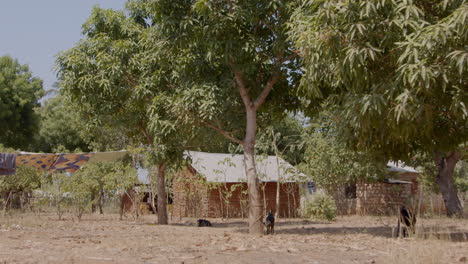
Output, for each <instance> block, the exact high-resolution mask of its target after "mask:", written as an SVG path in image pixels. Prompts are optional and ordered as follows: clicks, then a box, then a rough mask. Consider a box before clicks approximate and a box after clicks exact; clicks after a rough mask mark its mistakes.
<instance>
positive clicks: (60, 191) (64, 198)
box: [41, 173, 70, 220]
mask: <svg viewBox="0 0 468 264" xmlns="http://www.w3.org/2000/svg"><path fill="white" fill-rule="evenodd" d="M69 177H70V176H69V175H66V174H65V173H54V174H52V175H49V177H47V178H44V179H43V183H42V186H41V190H42V191H43V192H44V193H45V196H43V197H42V199H43V200H49V201H51V202H52V204H53V205H54V206H55V212H56V214H57V217H58V220H62V216H63V214H65V212H66V211H67V209H68V207H69V201H68V198H69V195H67V194H66V191H65V188H66V186H67V181H68V180H69Z"/></svg>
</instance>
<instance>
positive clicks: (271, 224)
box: [265, 211, 275, 235]
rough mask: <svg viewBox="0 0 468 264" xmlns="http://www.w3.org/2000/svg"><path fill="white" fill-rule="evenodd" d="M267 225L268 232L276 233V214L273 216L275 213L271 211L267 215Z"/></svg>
mask: <svg viewBox="0 0 468 264" xmlns="http://www.w3.org/2000/svg"><path fill="white" fill-rule="evenodd" d="M265 225H266V228H267V230H266V234H267V235H268V234H274V233H275V216H273V213H272V212H271V211H270V212H268V214H267V217H266V219H265Z"/></svg>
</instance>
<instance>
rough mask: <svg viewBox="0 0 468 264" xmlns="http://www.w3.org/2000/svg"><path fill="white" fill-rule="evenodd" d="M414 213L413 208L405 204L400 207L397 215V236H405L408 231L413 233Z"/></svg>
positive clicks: (414, 224)
mask: <svg viewBox="0 0 468 264" xmlns="http://www.w3.org/2000/svg"><path fill="white" fill-rule="evenodd" d="M415 227H416V215H415V214H414V212H413V210H411V209H410V208H407V207H406V206H401V207H400V213H399V215H398V226H397V230H398V237H400V236H402V237H407V236H408V231H409V232H411V233H412V234H413V235H414V234H415V233H416V228H415Z"/></svg>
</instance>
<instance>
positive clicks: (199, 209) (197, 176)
mask: <svg viewBox="0 0 468 264" xmlns="http://www.w3.org/2000/svg"><path fill="white" fill-rule="evenodd" d="M186 158H187V160H189V165H187V167H186V168H184V169H182V170H181V171H179V173H178V174H177V175H176V177H175V179H174V182H173V212H172V215H173V216H175V217H225V218H230V217H231V218H232V217H247V216H248V215H247V214H248V213H247V212H248V196H247V183H246V176H245V170H244V163H243V155H232V154H220V153H205V152H196V151H190V152H187V153H186ZM256 161H257V173H258V175H259V178H260V181H261V184H260V186H261V189H260V192H261V196H262V204H263V207H264V208H263V209H264V211H269V210H271V211H273V212H276V210H277V208H276V194H277V189H278V187H279V196H280V204H279V208H278V210H279V215H280V216H282V217H294V216H297V209H298V208H299V199H300V197H299V184H298V179H300V178H302V177H305V175H304V174H302V173H300V172H299V171H298V170H297V169H296V168H294V167H293V166H292V165H291V164H289V163H288V162H286V161H284V160H283V159H281V158H279V157H278V158H277V157H275V156H266V157H264V156H261V157H256ZM278 184H279V186H278Z"/></svg>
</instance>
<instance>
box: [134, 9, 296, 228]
mask: <svg viewBox="0 0 468 264" xmlns="http://www.w3.org/2000/svg"><path fill="white" fill-rule="evenodd" d="M130 3H131V4H130V5H129V6H131V8H132V10H133V13H136V14H139V15H140V16H141V18H142V20H144V21H149V22H151V25H153V27H154V29H155V30H154V31H153V34H154V36H155V37H154V39H156V38H157V39H158V40H160V41H158V42H157V44H158V45H160V46H161V47H162V49H163V50H164V51H165V52H166V53H168V54H171V61H170V65H169V67H170V68H171V76H172V79H171V81H172V82H173V86H174V90H175V92H176V93H177V94H178V95H177V96H176V98H175V101H173V104H171V105H170V108H171V109H170V110H171V112H172V113H173V115H174V116H177V117H178V119H179V120H180V122H181V123H186V124H190V125H191V126H194V127H208V128H211V129H213V130H215V131H217V132H218V133H220V134H222V135H223V136H225V137H226V138H228V139H229V140H231V141H232V142H234V143H236V144H239V145H241V146H242V148H243V151H244V163H245V172H246V175H247V178H248V180H247V183H248V193H249V231H250V233H252V234H262V233H263V225H262V223H261V219H262V218H263V216H262V208H261V207H262V204H261V200H260V198H261V197H260V190H259V179H258V177H257V171H256V166H255V158H254V154H255V140H256V138H257V127H258V125H260V126H264V125H265V124H268V123H269V122H271V120H273V119H275V118H276V119H279V118H280V117H283V116H284V115H285V110H286V109H295V108H296V107H297V106H298V105H299V104H298V102H299V101H298V98H297V96H296V93H295V91H294V87H295V86H296V83H297V82H296V81H297V80H298V75H299V72H298V69H299V64H298V60H297V57H296V53H295V52H294V50H293V49H292V45H291V42H290V41H288V39H287V35H286V26H285V25H286V22H287V21H288V20H289V17H290V14H291V8H290V5H289V4H286V3H284V1H262V0H259V1H215V2H212V1H206V0H199V1H195V2H191V1H132V2H130ZM156 36H157V37H156Z"/></svg>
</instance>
